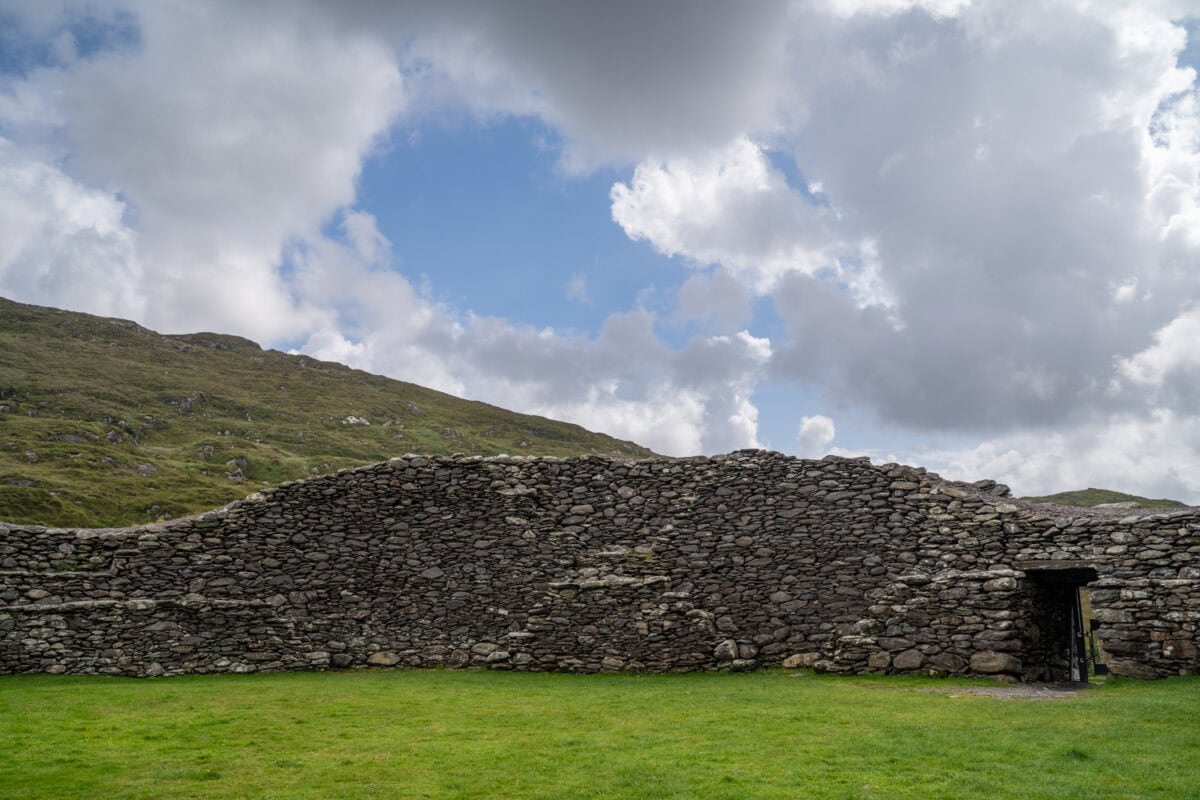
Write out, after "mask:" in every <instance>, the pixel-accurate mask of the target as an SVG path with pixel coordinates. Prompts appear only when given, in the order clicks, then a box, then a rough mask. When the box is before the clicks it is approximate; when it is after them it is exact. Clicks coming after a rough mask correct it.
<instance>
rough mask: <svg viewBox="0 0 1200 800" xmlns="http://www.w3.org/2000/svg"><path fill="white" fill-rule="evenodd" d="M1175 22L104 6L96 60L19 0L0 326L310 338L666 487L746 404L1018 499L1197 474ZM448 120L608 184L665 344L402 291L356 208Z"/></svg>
mask: <svg viewBox="0 0 1200 800" xmlns="http://www.w3.org/2000/svg"><path fill="white" fill-rule="evenodd" d="M34 5H36V13H34V12H31V11H30V10H29V9H31V8H34ZM1187 12H1188V9H1187V8H1186V7H1185V6H1183V5H1174V4H1171V3H1139V4H1135V5H1128V4H1104V3H1090V2H1074V0H1058V1H1057V2H1051V3H1038V4H1016V3H1010V2H1006V0H975V1H974V2H968V0H921V1H918V0H831V1H830V2H826V3H810V4H783V3H774V2H763V3H758V2H754V3H746V4H719V3H714V4H694V3H690V2H675V1H674V0H672V2H668V3H654V4H644V3H634V2H629V3H625V2H621V3H616V4H611V3H609V4H604V5H603V6H599V5H597V4H594V3H585V2H566V3H555V4H553V5H552V7H547V6H546V4H543V3H537V2H532V0H530V1H529V2H524V1H522V2H517V3H506V4H503V5H497V4H494V3H482V2H454V3H445V4H437V5H430V4H424V3H412V4H393V3H377V2H370V1H369V0H355V1H354V2H349V3H345V4H337V5H336V6H334V5H331V4H326V3H321V2H308V3H277V2H265V3H257V4H254V5H252V6H247V5H245V4H233V3H229V4H221V3H217V4H209V5H204V6H196V5H189V6H187V7H186V8H176V7H170V8H168V7H166V6H163V5H162V4H159V3H152V2H144V1H143V0H131V2H127V3H125V2H116V1H115V0H114V2H112V3H101V4H96V5H95V6H92V7H89V10H88V11H87V12H86V14H89V15H92V17H95V18H100V19H103V20H106V23H105V24H106V26H107V27H106V28H105V30H110V31H115V32H116V33H114V34H113V35H111V36H108V38H107V39H106V40H105V41H104V42H103V46H100V47H97V46H96V45H95V43H94V42H93V43H90V44H89V43H88V42H84V41H82V40H76V39H75V38H73V37H74V33H72V31H73V30H74V29H73V28H72V27H71V25H70V24H66V23H64V22H63V20H65V19H70V18H72V15H77V14H78V13H79V12H78V9H76V8H75V6H74V5H72V4H67V3H63V4H50V3H46V4H27V7H25V8H23V9H21V13H19V14H17V15H15V16H14V17H13V18H14V19H17V20H18V24H21V25H24V26H25V27H26V29H27V31H28V32H29V35H30V36H33V37H35V38H36V39H37V40H38V41H39V42H41V44H44V45H45V46H44V47H42V46H40V45H39V47H38V48H36V53H37V55H36V57H34V56H30V57H29V58H30V59H31V60H30V61H29V62H28V63H23V64H22V65H21V68H20V69H19V70H17V71H16V72H15V73H10V74H7V75H3V76H0V136H3V137H4V140H3V141H2V142H0V290H3V291H4V292H6V293H8V294H12V295H15V296H17V297H18V298H20V299H27V300H33V301H36V302H43V303H51V304H61V305H68V306H71V307H75V308H85V309H88V310H95V311H100V312H102V313H113V314H122V315H126V316H135V317H139V318H140V319H142V320H143V321H145V322H147V323H148V324H151V325H154V326H156V327H160V328H164V329H172V330H175V329H181V328H194V327H207V328H220V329H225V330H231V331H236V332H240V333H244V334H248V335H251V336H255V337H257V338H262V339H264V340H266V341H267V342H268V343H272V342H286V343H288V344H293V345H294V344H296V343H297V342H304V343H305V344H304V345H303V346H304V348H305V349H306V350H308V351H309V352H313V353H316V354H321V355H325V356H328V357H336V358H339V359H341V360H346V361H349V362H351V363H354V364H356V365H358V366H365V367H368V368H371V369H375V370H378V371H383V372H388V373H389V374H393V375H396V376H398V377H406V378H409V379H413V380H418V381H421V382H425V383H428V384H430V385H433V386H436V387H440V388H444V389H447V390H450V391H454V392H457V393H462V394H469V395H472V396H477V397H482V398H485V399H488V400H491V401H493V402H498V403H502V404H507V405H511V406H513V407H515V408H519V409H521V410H534V411H538V412H540V413H546V414H551V415H557V416H563V417H566V418H569V419H573V420H576V421H579V422H581V423H583V424H585V425H589V426H592V427H609V428H611V429H612V430H613V432H617V433H620V434H621V435H626V436H632V437H634V438H638V439H641V440H643V441H645V442H647V443H650V444H657V445H658V446H659V447H661V448H662V449H663V450H665V451H667V452H672V453H683V452H696V451H698V450H707V451H711V450H714V449H729V448H731V447H734V446H745V445H748V444H754V443H757V442H758V441H759V437H758V428H759V427H760V422H759V420H758V418H757V415H758V409H757V407H756V404H755V403H754V401H753V397H754V393H755V389H756V388H757V387H758V386H759V385H760V384H761V383H762V382H763V381H767V382H769V383H771V384H772V385H773V386H774V387H779V386H780V385H787V384H790V385H793V386H800V387H803V389H804V391H805V392H806V393H810V394H817V395H821V396H822V401H823V403H829V404H830V405H829V406H828V407H836V408H847V409H852V410H853V411H854V412H855V414H856V416H855V417H854V418H860V416H861V415H862V414H864V413H865V415H867V416H872V415H873V417H874V418H875V419H877V420H878V421H879V423H880V424H882V425H884V426H893V427H895V428H897V429H899V430H902V431H904V432H905V435H906V436H908V437H910V438H912V437H920V436H922V435H927V436H929V437H930V438H931V439H932V438H934V437H935V436H936V435H938V434H941V433H943V432H947V431H949V432H951V433H952V434H953V435H954V436H955V437H957V439H958V440H967V439H969V440H972V441H976V442H982V444H979V445H978V446H977V447H974V446H973V447H966V448H964V449H961V450H955V451H950V450H944V451H943V450H936V449H927V450H925V451H920V450H918V452H917V455H918V456H921V455H922V454H924V455H925V456H927V457H928V458H929V459H933V460H936V459H938V458H941V459H942V461H943V462H946V463H955V464H961V465H962V466H963V467H964V468H966V467H968V466H971V467H972V468H975V469H978V470H980V471H982V472H985V473H986V472H988V471H990V470H992V471H994V470H995V469H999V470H1007V473H1004V474H1000V475H998V476H997V477H1006V475H1008V476H1010V477H1011V474H1015V475H1017V477H1018V479H1017V480H1015V481H1014V482H1015V483H1020V482H1022V481H1024V482H1025V483H1028V484H1029V485H1030V486H1031V487H1032V486H1033V484H1035V483H1036V482H1037V481H1041V482H1043V483H1045V484H1050V483H1055V481H1057V480H1059V479H1062V478H1071V479H1075V478H1080V479H1082V476H1083V475H1086V474H1093V475H1096V476H1099V477H1098V478H1096V479H1091V480H1089V481H1087V482H1092V483H1096V482H1099V479H1101V478H1106V477H1107V476H1112V477H1113V478H1114V479H1115V478H1116V477H1119V476H1120V475H1121V474H1123V473H1122V469H1121V467H1120V466H1119V465H1120V464H1124V465H1125V472H1126V473H1128V472H1129V471H1131V470H1134V469H1139V470H1140V469H1143V468H1146V469H1149V467H1148V466H1146V461H1145V459H1144V458H1143V457H1142V456H1141V454H1140V453H1141V451H1139V450H1138V448H1137V447H1136V445H1135V443H1136V441H1137V440H1138V438H1139V437H1141V438H1142V440H1144V441H1147V442H1154V443H1159V444H1161V445H1162V446H1163V447H1164V448H1167V451H1168V452H1170V453H1171V454H1172V455H1173V457H1177V458H1179V459H1182V461H1181V462H1180V463H1183V464H1184V465H1185V466H1187V465H1195V464H1197V463H1200V462H1198V459H1197V458H1196V455H1195V453H1194V452H1192V451H1191V450H1189V449H1188V446H1189V445H1187V444H1186V443H1187V442H1192V441H1194V438H1190V437H1192V431H1193V428H1194V421H1195V419H1196V412H1195V409H1196V408H1197V407H1200V406H1197V402H1198V401H1200V380H1197V378H1198V377H1200V375H1198V373H1200V370H1197V363H1196V359H1195V355H1194V352H1193V348H1191V347H1190V346H1189V343H1190V342H1191V341H1193V340H1195V338H1196V336H1197V335H1198V333H1200V327H1198V325H1200V323H1197V319H1198V318H1197V311H1196V307H1197V302H1200V298H1198V297H1197V284H1196V277H1195V270H1194V264H1195V263H1196V258H1197V255H1200V253H1198V248H1200V106H1198V104H1197V92H1196V85H1195V80H1196V74H1195V72H1194V71H1193V70H1192V69H1190V68H1186V67H1183V66H1181V65H1180V64H1179V63H1178V59H1179V54H1180V52H1181V51H1182V50H1183V48H1184V47H1185V45H1186V44H1187V37H1188V35H1187V32H1186V30H1185V28H1184V26H1183V25H1182V24H1180V23H1179V22H1178V20H1179V19H1180V18H1181V17H1183V16H1186V14H1187ZM118 34H119V35H118ZM14 52H15V51H14ZM29 52H30V53H33V52H34V50H30V51H29ZM454 114H460V115H465V116H466V117H467V118H472V119H475V120H477V121H479V124H489V123H490V122H491V121H495V120H498V119H505V118H507V117H509V116H513V115H515V116H524V117H536V118H538V119H539V120H540V121H541V123H542V124H543V125H544V126H545V128H548V129H550V130H551V131H552V136H557V137H559V138H558V139H557V140H556V141H555V142H554V144H553V145H552V146H561V166H562V168H563V169H564V170H565V171H567V172H568V173H569V172H573V171H574V172H578V171H582V170H587V169H589V168H591V167H594V166H596V165H600V164H604V165H607V166H608V167H610V168H615V169H617V170H623V171H624V172H623V174H622V175H621V176H620V177H618V178H617V179H616V181H615V183H614V185H613V187H612V192H611V197H610V211H611V215H612V219H613V220H614V222H615V223H616V224H618V225H619V226H620V227H621V229H622V230H623V231H624V232H625V233H626V234H627V235H628V236H629V237H631V238H633V239H636V240H639V241H644V242H645V243H646V244H647V246H648V247H651V248H654V249H655V250H657V251H658V252H659V253H663V254H666V255H668V256H672V257H675V258H676V260H677V261H678V262H679V263H680V264H681V265H682V266H683V267H685V269H686V271H681V273H680V275H681V277H680V282H681V283H682V286H681V287H680V288H679V291H678V302H677V304H676V308H675V309H674V318H673V319H672V320H670V321H669V322H670V324H671V325H673V326H676V327H675V328H673V335H672V336H671V337H664V336H663V335H662V334H661V331H659V330H658V326H659V324H660V322H662V321H660V320H659V319H658V318H656V317H655V316H654V315H652V314H648V313H646V312H644V311H633V312H623V311H621V310H619V309H617V310H614V309H610V311H612V312H615V313H611V314H610V316H609V317H608V320H607V322H606V323H605V324H604V325H603V326H602V327H600V328H599V329H597V330H594V331H588V332H583V333H566V332H563V331H558V330H552V329H545V328H539V327H534V326H529V325H526V324H523V323H521V322H520V321H518V320H506V319H498V318H495V317H485V316H479V315H474V314H472V313H471V312H470V310H469V309H465V308H451V307H447V306H445V305H443V304H441V303H439V302H437V301H436V300H435V299H434V298H433V296H432V295H431V293H430V292H429V291H428V290H426V289H424V288H421V287H417V286H416V285H415V284H414V283H413V282H412V281H411V279H410V278H408V277H406V276H404V275H402V274H400V273H399V272H397V270H396V264H397V258H396V255H397V254H394V253H393V252H392V245H391V243H390V242H389V241H388V240H387V238H386V237H384V236H382V235H381V234H380V232H379V230H378V227H377V226H376V225H375V220H374V219H373V218H372V217H371V216H370V214H368V213H365V212H364V211H363V210H361V209H357V206H358V197H357V190H356V181H357V179H358V177H359V174H360V172H361V170H362V169H363V165H364V163H365V160H366V159H367V158H369V156H370V154H371V153H372V152H374V151H375V148H377V147H379V146H380V143H381V142H383V141H386V139H387V137H388V136H389V135H391V134H392V132H393V131H395V130H396V125H397V123H398V122H401V123H403V124H405V125H409V126H419V125H420V124H421V122H422V121H424V120H429V119H441V118H442V117H443V116H445V115H451V116H452V115H454ZM786 159H790V160H791V161H792V162H794V166H795V170H794V171H793V170H792V169H790V168H788V169H787V170H785V169H784V168H783V164H784V161H785V160H786ZM789 175H791V176H792V178H791V180H790V181H789V177H788V176H789ZM796 176H802V178H800V179H799V180H803V181H804V182H805V183H806V184H807V185H805V186H801V185H799V180H798V179H797V177H796ZM399 255H400V256H401V257H402V256H403V254H399ZM431 281H432V282H433V283H434V284H435V285H436V282H437V276H436V275H433V276H432V277H431ZM571 281H572V278H571V276H569V275H567V274H563V275H560V276H559V277H558V278H557V279H554V280H553V281H551V285H553V286H559V287H562V286H567V287H568V290H569V293H570V294H572V295H573V296H574V297H575V299H576V300H581V299H582V298H584V297H586V283H585V282H583V281H577V282H575V283H574V284H572V283H571ZM666 291H672V290H671V289H668V290H666ZM759 298H767V299H765V300H763V301H762V302H756V300H758V299H759ZM680 330H684V331H686V332H687V333H686V334H680V333H679V331H680ZM667 338H670V339H671V340H672V343H671V344H668V343H667ZM823 419H824V418H821V417H811V418H806V421H807V423H808V425H809V428H810V430H809V434H808V438H804V437H803V436H802V437H801V439H802V441H798V443H797V444H798V447H802V448H804V447H810V446H814V447H815V446H816V445H817V444H818V443H821V442H822V441H823V437H824V435H825V433H824V431H825V428H824V427H823V425H824V423H823V422H822V420H823ZM791 424H794V423H791ZM1031 430H1032V431H1037V433H1034V434H1030V433H1023V431H1031ZM1051 430H1054V431H1058V432H1059V434H1058V435H1059V437H1060V438H1058V439H1056V438H1054V437H1053V436H1050V435H1047V434H1046V433H1045V432H1046V431H1051ZM1106 432H1107V434H1108V435H1107V436H1106V435H1105V434H1106ZM832 433H833V430H832V421H830V422H829V434H830V436H832ZM785 435H790V434H785ZM1089 436H1091V437H1096V439H1097V440H1103V439H1107V440H1109V441H1112V442H1114V443H1116V444H1114V446H1113V447H1112V448H1111V449H1110V450H1109V451H1107V452H1108V453H1109V456H1108V457H1106V458H1100V457H1099V456H1098V455H1097V454H1096V451H1095V449H1094V448H1092V447H1090V446H1089V445H1088V444H1087V442H1088V441H1089V439H1088V437H1089ZM1172 436H1174V437H1175V438H1176V441H1175V443H1174V444H1172V443H1171V441H1170V440H1171V437H1172ZM830 444H832V439H831V438H830V440H829V441H825V442H824V444H823V445H822V446H824V447H828V446H829V445H830ZM1073 447H1075V448H1079V450H1080V452H1082V453H1091V454H1092V456H1093V457H1091V460H1090V462H1089V461H1088V460H1085V459H1083V458H1082V457H1081V458H1072V457H1071V456H1070V453H1069V452H1068V450H1069V448H1073ZM1009 453H1012V454H1014V455H1012V456H1011V457H1010V456H1009V455H1008V454H1009ZM1006 458H1011V459H1012V461H1011V463H1010V462H1008V461H1005V459H1006ZM1092 462H1094V463H1095V464H1097V465H1105V464H1112V465H1113V466H1112V467H1111V468H1109V467H1105V466H1097V467H1096V469H1095V471H1094V472H1093V473H1087V472H1086V464H1087V463H1092ZM1055 464H1060V465H1062V466H1061V468H1057V469H1059V471H1058V472H1055V469H1056V467H1055ZM1072 464H1078V465H1079V466H1078V468H1076V467H1073V466H1071V465H1072ZM1022 465H1023V466H1022ZM1038 465H1040V466H1038ZM1151 471H1152V472H1153V474H1154V475H1156V476H1157V477H1156V478H1154V479H1153V480H1154V481H1156V483H1155V484H1154V485H1156V486H1161V487H1164V488H1163V489H1161V490H1160V491H1161V492H1166V491H1167V490H1168V489H1177V490H1179V491H1191V492H1195V491H1196V489H1195V488H1194V487H1193V486H1192V484H1191V483H1189V482H1188V480H1187V479H1186V478H1185V477H1184V476H1181V475H1175V474H1174V473H1172V472H1171V471H1170V470H1166V471H1164V470H1157V471H1154V470H1151ZM968 477H969V476H968ZM1055 485H1058V484H1055Z"/></svg>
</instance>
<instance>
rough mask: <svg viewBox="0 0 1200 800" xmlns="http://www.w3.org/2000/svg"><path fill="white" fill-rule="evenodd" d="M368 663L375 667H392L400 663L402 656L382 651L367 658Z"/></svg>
mask: <svg viewBox="0 0 1200 800" xmlns="http://www.w3.org/2000/svg"><path fill="white" fill-rule="evenodd" d="M367 663H368V664H370V665H371V666H373V667H391V666H395V665H396V664H399V663H400V656H398V655H396V654H395V653H393V652H391V651H389V650H381V651H380V652H378V653H371V655H370V656H368V657H367Z"/></svg>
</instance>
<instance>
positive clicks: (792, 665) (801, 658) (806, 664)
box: [782, 653, 821, 669]
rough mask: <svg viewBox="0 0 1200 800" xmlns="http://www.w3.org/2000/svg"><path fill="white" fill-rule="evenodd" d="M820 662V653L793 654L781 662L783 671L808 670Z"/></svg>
mask: <svg viewBox="0 0 1200 800" xmlns="http://www.w3.org/2000/svg"><path fill="white" fill-rule="evenodd" d="M820 660H821V654H820V653H795V654H793V655H790V656H788V657H787V658H785V659H784V660H783V664H782V666H783V668H784V669H810V668H812V667H813V666H814V665H815V664H816V663H817V662H818V661H820Z"/></svg>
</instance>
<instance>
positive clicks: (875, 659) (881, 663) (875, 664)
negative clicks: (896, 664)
mask: <svg viewBox="0 0 1200 800" xmlns="http://www.w3.org/2000/svg"><path fill="white" fill-rule="evenodd" d="M891 664H892V656H891V654H890V653H871V655H869V656H867V666H868V667H870V668H871V669H880V670H882V669H887V668H888V667H889V666H891Z"/></svg>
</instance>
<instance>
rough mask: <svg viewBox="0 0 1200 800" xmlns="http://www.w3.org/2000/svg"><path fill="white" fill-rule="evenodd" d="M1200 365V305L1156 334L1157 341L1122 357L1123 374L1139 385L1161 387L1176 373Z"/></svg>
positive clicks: (1119, 368) (1121, 370)
mask: <svg viewBox="0 0 1200 800" xmlns="http://www.w3.org/2000/svg"><path fill="white" fill-rule="evenodd" d="M1196 367H1200V308H1192V309H1190V310H1188V311H1185V312H1184V313H1182V314H1180V315H1179V316H1178V317H1176V318H1175V319H1173V320H1171V321H1170V322H1169V323H1167V324H1166V325H1165V326H1163V327H1162V328H1161V329H1160V330H1158V331H1157V332H1155V334H1154V344H1153V345H1151V346H1150V347H1147V348H1146V349H1145V350H1143V351H1142V352H1140V353H1137V354H1136V355H1134V356H1132V357H1130V358H1123V359H1120V361H1118V363H1117V370H1118V371H1119V373H1120V375H1121V377H1123V378H1125V379H1127V380H1129V381H1132V382H1133V383H1135V384H1143V385H1147V386H1161V385H1162V384H1163V381H1164V380H1166V379H1167V377H1168V376H1170V375H1171V374H1172V373H1175V372H1178V371H1181V370H1185V369H1189V368H1193V369H1194V368H1196Z"/></svg>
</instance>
